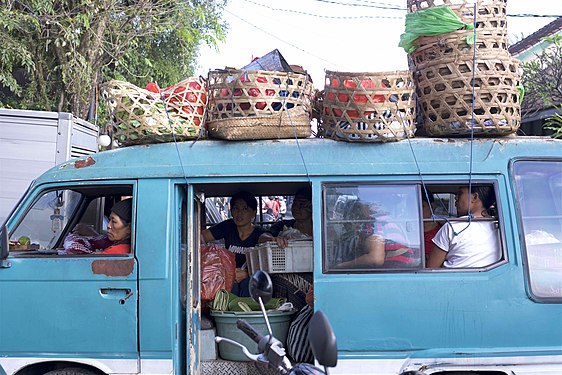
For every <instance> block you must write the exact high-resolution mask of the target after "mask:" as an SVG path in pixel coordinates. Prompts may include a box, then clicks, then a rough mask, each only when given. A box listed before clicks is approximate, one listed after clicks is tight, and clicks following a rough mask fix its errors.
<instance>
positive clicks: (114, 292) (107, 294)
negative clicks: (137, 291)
mask: <svg viewBox="0 0 562 375" xmlns="http://www.w3.org/2000/svg"><path fill="white" fill-rule="evenodd" d="M100 295H101V296H102V298H105V299H118V300H119V304H121V305H123V304H125V301H126V300H128V299H129V298H130V297H131V296H132V295H133V291H132V290H131V289H130V288H100Z"/></svg>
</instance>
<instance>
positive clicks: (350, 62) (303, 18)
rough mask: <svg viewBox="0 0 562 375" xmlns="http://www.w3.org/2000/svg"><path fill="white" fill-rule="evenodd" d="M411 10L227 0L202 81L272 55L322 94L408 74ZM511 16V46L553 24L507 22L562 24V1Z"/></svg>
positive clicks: (525, 0)
mask: <svg viewBox="0 0 562 375" xmlns="http://www.w3.org/2000/svg"><path fill="white" fill-rule="evenodd" d="M438 1H439V0H436V2H438ZM469 1H471V2H472V0H469ZM454 2H457V3H458V0H456V1H454ZM406 3H407V1H406V0H382V1H381V2H379V1H373V0H283V1H277V0H229V4H228V6H227V7H226V9H225V11H224V13H223V18H224V20H225V21H226V22H227V23H228V25H229V29H228V34H227V39H226V41H225V42H224V43H223V42H220V43H219V45H218V47H217V49H214V48H210V47H207V46H204V47H202V48H201V50H200V58H199V68H198V70H197V75H202V76H207V73H208V72H209V70H214V69H221V68H224V67H225V66H229V67H234V68H241V67H242V66H244V65H246V64H248V63H249V62H250V61H251V60H252V59H253V58H254V57H259V56H263V55H265V54H267V53H268V52H270V51H272V50H274V49H278V50H279V51H280V52H281V54H282V55H283V57H285V60H287V62H288V63H289V64H296V65H301V66H302V67H303V68H304V69H306V70H307V71H308V73H309V74H310V75H311V76H312V80H313V81H314V85H315V87H317V88H319V89H322V88H323V87H324V77H325V71H326V70H332V71H339V72H386V71H394V70H407V69H408V64H407V55H406V53H405V52H404V50H403V49H402V48H400V47H398V42H399V41H400V34H402V33H403V32H404V21H405V15H406ZM507 14H508V18H507V32H508V39H509V42H510V43H511V44H514V43H515V42H517V41H519V40H521V39H522V38H523V37H525V36H528V35H530V34H532V33H533V32H535V31H537V30H538V29H540V28H541V27H543V26H544V25H546V24H548V23H550V22H552V21H553V20H554V18H546V17H512V16H509V15H516V14H534V15H558V16H562V1H560V0H509V1H508V2H507Z"/></svg>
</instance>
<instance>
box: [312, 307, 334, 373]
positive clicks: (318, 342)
mask: <svg viewBox="0 0 562 375" xmlns="http://www.w3.org/2000/svg"><path fill="white" fill-rule="evenodd" d="M308 341H309V342H310V346H311V348H312V354H314V357H315V358H316V360H317V361H318V363H320V364H321V365H322V366H327V367H335V366H336V364H337V363H338V347H337V344H336V335H335V334H334V331H333V330H332V326H331V325H330V321H329V320H328V317H326V315H325V314H324V313H323V312H322V311H316V312H315V313H314V315H312V318H310V322H309V323H308Z"/></svg>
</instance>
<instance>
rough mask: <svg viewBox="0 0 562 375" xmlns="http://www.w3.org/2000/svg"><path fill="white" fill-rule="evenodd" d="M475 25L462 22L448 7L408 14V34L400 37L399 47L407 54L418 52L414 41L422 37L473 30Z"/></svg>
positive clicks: (442, 6) (443, 6) (405, 33)
mask: <svg viewBox="0 0 562 375" xmlns="http://www.w3.org/2000/svg"><path fill="white" fill-rule="evenodd" d="M473 28H474V26H473V25H471V24H467V23H464V22H462V20H461V19H460V18H459V16H457V15H456V14H455V12H453V11H452V10H451V8H449V7H448V6H447V5H441V6H437V7H432V8H427V9H424V10H420V11H417V12H413V13H408V14H406V32H404V33H403V34H402V35H400V43H398V46H399V47H402V48H404V50H405V51H406V52H407V53H412V52H414V51H415V50H416V47H415V46H414V45H413V43H414V41H415V40H416V39H417V38H418V37H420V36H433V35H439V34H445V33H450V32H453V31H456V30H460V29H467V30H472V29H473Z"/></svg>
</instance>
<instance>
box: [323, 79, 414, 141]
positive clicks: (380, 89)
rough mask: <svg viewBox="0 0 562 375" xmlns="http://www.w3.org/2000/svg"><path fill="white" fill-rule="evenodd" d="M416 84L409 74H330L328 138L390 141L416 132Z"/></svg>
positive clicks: (326, 98) (326, 91) (326, 114)
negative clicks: (414, 96)
mask: <svg viewBox="0 0 562 375" xmlns="http://www.w3.org/2000/svg"><path fill="white" fill-rule="evenodd" d="M413 94H414V83H413V80H412V76H411V73H410V72H409V71H397V72H379V73H346V72H333V71H326V84H325V88H324V101H323V110H322V120H323V127H324V129H325V133H326V134H325V135H326V137H328V138H332V139H336V140H343V141H349V142H387V141H397V140H401V139H404V138H407V137H412V136H413V135H414V132H415V121H414V120H415V117H416V113H415V101H414V99H413Z"/></svg>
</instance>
